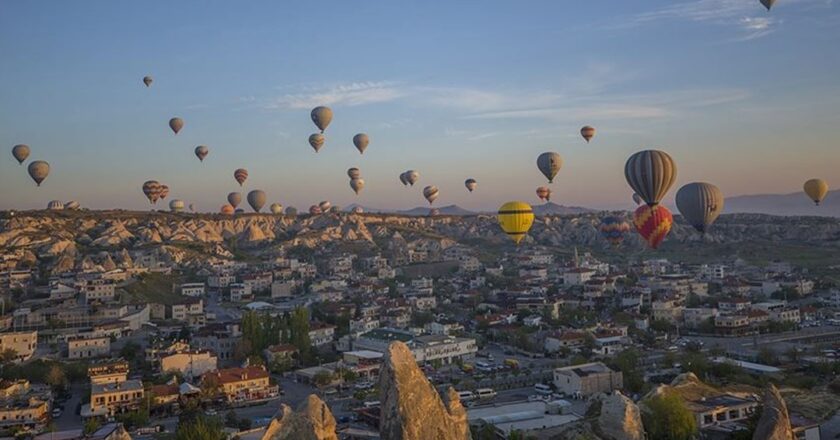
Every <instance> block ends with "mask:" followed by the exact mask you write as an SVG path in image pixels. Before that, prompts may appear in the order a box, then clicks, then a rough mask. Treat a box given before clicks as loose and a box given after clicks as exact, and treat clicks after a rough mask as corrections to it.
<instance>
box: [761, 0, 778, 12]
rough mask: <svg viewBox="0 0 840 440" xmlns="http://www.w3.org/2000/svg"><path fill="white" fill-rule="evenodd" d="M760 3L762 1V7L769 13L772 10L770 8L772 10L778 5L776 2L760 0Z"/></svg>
mask: <svg viewBox="0 0 840 440" xmlns="http://www.w3.org/2000/svg"><path fill="white" fill-rule="evenodd" d="M760 1H761V4H762V6H764V7H765V8H767V10H768V11H769V10H770V8H772V7H773V5H774V4H775V3H776V0H760Z"/></svg>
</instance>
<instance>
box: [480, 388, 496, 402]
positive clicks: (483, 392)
mask: <svg viewBox="0 0 840 440" xmlns="http://www.w3.org/2000/svg"><path fill="white" fill-rule="evenodd" d="M475 395H476V397H478V398H479V399H481V400H486V399H492V398H494V397H496V392H495V391H493V388H479V389H477V390H475Z"/></svg>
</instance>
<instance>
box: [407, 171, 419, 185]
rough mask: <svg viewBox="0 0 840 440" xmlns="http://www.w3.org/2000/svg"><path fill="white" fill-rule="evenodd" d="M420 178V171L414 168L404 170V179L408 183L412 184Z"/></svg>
mask: <svg viewBox="0 0 840 440" xmlns="http://www.w3.org/2000/svg"><path fill="white" fill-rule="evenodd" d="M418 180H420V173H418V172H417V171H414V170H408V171H406V172H405V181H406V182H408V183H409V185H411V186H414V184H415V183H417V181H418Z"/></svg>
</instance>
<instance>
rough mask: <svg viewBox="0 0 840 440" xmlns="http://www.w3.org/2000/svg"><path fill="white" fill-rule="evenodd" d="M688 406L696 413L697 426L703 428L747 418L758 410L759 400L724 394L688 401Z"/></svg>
mask: <svg viewBox="0 0 840 440" xmlns="http://www.w3.org/2000/svg"><path fill="white" fill-rule="evenodd" d="M686 407H687V408H688V410H689V411H691V412H692V413H693V414H694V418H695V419H696V420H697V427H698V428H700V429H703V428H706V427H708V426H713V425H722V424H725V423H731V422H739V421H742V420H746V419H748V418H750V416H752V415H753V413H754V412H755V411H756V408H758V402H756V401H755V400H749V399H744V398H741V397H736V396H733V395H729V394H722V395H719V396H714V397H707V398H702V399H699V400H692V401H688V402H686Z"/></svg>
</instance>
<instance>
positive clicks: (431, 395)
mask: <svg viewBox="0 0 840 440" xmlns="http://www.w3.org/2000/svg"><path fill="white" fill-rule="evenodd" d="M379 389H380V396H381V397H380V402H381V404H382V410H381V422H380V435H381V437H382V439H387V440H428V439H436V440H469V439H470V430H469V426H468V425H467V413H466V410H465V409H464V407H463V405H461V402H460V400H459V399H458V394H457V393H455V391H454V390H452V389H450V390H449V393H448V395H447V402H446V403H444V401H443V399H441V398H440V395H439V394H438V392H437V390H435V388H434V387H433V386H432V384H431V383H429V381H428V379H426V376H425V375H424V374H423V372H422V371H421V370H420V368H419V367H418V366H417V362H416V361H415V360H414V356H413V355H412V353H411V350H409V348H408V346H407V345H405V344H404V343H402V342H392V343H391V345H390V346H389V347H388V351H387V353H385V359H384V363H383V365H382V371H381V372H380V375H379Z"/></svg>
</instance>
